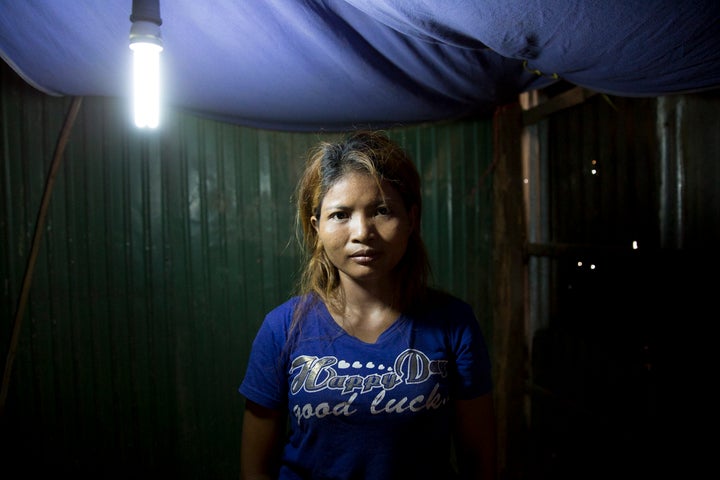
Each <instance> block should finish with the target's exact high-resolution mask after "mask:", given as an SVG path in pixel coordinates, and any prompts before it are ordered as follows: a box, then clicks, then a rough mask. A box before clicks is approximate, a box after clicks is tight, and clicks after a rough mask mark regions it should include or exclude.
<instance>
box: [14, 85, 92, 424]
mask: <svg viewBox="0 0 720 480" xmlns="http://www.w3.org/2000/svg"><path fill="white" fill-rule="evenodd" d="M81 104H82V97H73V99H72V103H70V108H69V109H68V112H67V114H66V115H65V122H64V124H63V127H62V130H61V131H60V136H59V137H58V141H57V143H56V145H55V153H54V155H53V159H52V163H51V164H50V172H49V174H48V178H47V181H46V182H45V190H44V191H43V197H42V203H41V204H40V210H39V211H38V216H37V222H36V224H35V233H34V235H33V242H32V248H31V250H30V256H29V257H28V263H27V266H26V268H25V277H24V278H23V283H22V290H21V291H20V298H19V300H18V306H17V310H16V312H15V322H14V324H13V332H12V337H11V339H10V346H9V348H8V353H7V360H6V361H5V372H4V374H3V380H2V390H0V418H2V417H3V414H4V412H5V402H6V400H7V395H8V390H9V387H10V377H11V374H12V366H13V361H14V360H15V352H16V350H17V345H18V341H19V339H20V328H21V327H22V320H23V314H24V313H25V306H26V305H27V299H28V295H29V294H30V285H31V284H32V276H33V271H34V270H35V261H36V260H37V256H38V251H39V250H40V241H41V239H42V233H43V231H45V218H46V217H47V210H48V206H49V205H50V195H51V194H52V190H53V185H54V184H55V177H56V175H57V172H58V170H59V169H60V164H61V160H62V157H63V153H64V152H65V146H66V145H67V142H68V138H69V137H70V132H71V131H72V127H73V124H74V123H75V118H76V117H77V114H78V111H79V110H80V105H81Z"/></svg>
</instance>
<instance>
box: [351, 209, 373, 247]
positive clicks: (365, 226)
mask: <svg viewBox="0 0 720 480" xmlns="http://www.w3.org/2000/svg"><path fill="white" fill-rule="evenodd" d="M350 225H351V226H350V228H351V229H352V231H351V239H352V240H353V241H355V242H363V241H365V240H367V239H368V238H369V237H371V236H372V233H373V228H374V227H373V221H372V218H370V217H368V216H367V215H355V216H354V217H353V219H352V221H351V222H350Z"/></svg>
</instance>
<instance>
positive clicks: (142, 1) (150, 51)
mask: <svg viewBox="0 0 720 480" xmlns="http://www.w3.org/2000/svg"><path fill="white" fill-rule="evenodd" d="M130 21H131V22H132V27H131V28H130V50H132V52H133V107H134V110H135V125H137V126H138V127H140V128H156V127H157V126H158V124H159V123H160V52H162V49H163V44H162V38H161V37H160V25H162V19H161V18H160V0H133V2H132V14H131V15H130Z"/></svg>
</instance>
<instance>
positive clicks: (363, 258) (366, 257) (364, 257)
mask: <svg viewBox="0 0 720 480" xmlns="http://www.w3.org/2000/svg"><path fill="white" fill-rule="evenodd" d="M378 255H379V253H378V252H371V251H362V252H357V253H354V254H352V255H350V258H351V259H352V261H353V262H355V263H359V264H361V265H366V264H368V263H372V262H373V261H374V260H375V259H376V258H377V257H378Z"/></svg>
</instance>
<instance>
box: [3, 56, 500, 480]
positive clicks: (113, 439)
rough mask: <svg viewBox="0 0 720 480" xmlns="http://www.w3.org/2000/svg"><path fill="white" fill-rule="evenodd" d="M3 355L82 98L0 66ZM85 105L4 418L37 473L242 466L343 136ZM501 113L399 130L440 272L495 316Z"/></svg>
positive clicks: (47, 234) (231, 474) (99, 102)
mask: <svg viewBox="0 0 720 480" xmlns="http://www.w3.org/2000/svg"><path fill="white" fill-rule="evenodd" d="M0 74H1V78H2V83H1V85H2V95H1V97H0V110H1V111H0V121H1V122H2V127H1V131H2V135H1V136H0V147H1V152H2V154H1V158H2V163H1V166H2V168H1V169H0V198H1V200H0V202H2V203H1V205H2V208H1V209H0V210H1V211H0V241H1V242H2V255H0V275H1V276H2V290H1V292H2V295H1V297H0V299H1V304H0V316H1V317H2V328H1V329H0V335H2V336H1V337H0V345H2V347H3V349H2V354H3V360H4V359H5V355H6V352H7V348H8V345H9V343H10V334H11V331H12V324H13V316H14V313H15V309H16V305H17V302H18V297H19V295H20V291H21V285H22V279H23V275H24V271H25V267H26V263H27V262H28V256H29V251H30V247H31V243H32V235H33V230H34V226H35V223H36V217H37V214H38V210H39V207H40V201H41V198H42V192H43V188H44V185H45V182H46V177H47V174H48V170H49V165H50V162H51V159H52V156H53V150H54V147H55V142H56V140H57V137H58V135H59V132H60V130H61V127H62V124H63V119H64V117H65V115H66V110H67V109H68V106H69V105H70V103H71V99H69V98H54V97H48V96H45V95H42V94H40V93H38V92H37V91H35V90H33V89H32V88H30V87H29V86H27V85H26V84H24V83H23V82H22V81H21V80H20V79H19V78H18V77H17V76H16V75H15V74H14V73H13V72H12V71H10V70H9V69H8V68H7V66H5V65H3V68H2V70H0ZM130 123H131V122H130V121H129V115H128V112H127V111H126V106H125V104H124V103H123V102H120V101H118V100H114V99H107V98H85V99H83V103H82V106H81V110H80V114H79V116H78V118H77V120H76V122H75V125H74V128H73V131H72V134H71V136H70V141H69V143H68V146H67V149H66V151H65V155H64V158H63V163H62V167H61V169H60V171H59V172H58V175H57V177H56V182H55V186H54V190H53V192H52V198H51V201H50V209H49V212H48V217H47V224H46V227H45V229H44V236H43V239H42V246H41V248H40V251H39V257H38V261H37V264H36V268H35V271H34V277H33V283H32V290H31V292H30V296H29V303H28V307H27V310H26V313H25V316H24V322H23V328H22V332H21V337H20V342H19V346H18V351H17V356H16V358H15V362H14V366H13V377H12V383H11V384H10V389H9V397H8V403H7V407H6V411H5V416H4V418H3V424H2V445H0V448H2V449H3V452H4V453H7V454H8V458H14V459H15V460H16V461H15V462H9V463H8V462H5V461H4V460H3V462H2V466H0V469H2V470H5V472H2V470H0V476H3V477H5V475H4V474H3V473H6V472H7V469H8V468H11V467H12V465H11V464H13V463H14V466H16V467H18V468H21V469H23V471H25V472H26V473H27V474H31V473H33V471H34V470H40V469H41V468H45V467H50V468H52V469H53V471H54V473H69V474H74V475H76V476H85V475H87V476H90V475H93V476H94V477H100V478H115V477H117V478H119V477H121V476H123V477H127V476H128V475H130V476H133V477H135V478H138V477H144V476H150V475H156V476H162V477H163V478H166V477H170V476H172V477H174V478H178V479H216V478H217V479H226V478H236V477H237V471H238V466H239V465H238V452H239V438H240V421H241V413H242V399H241V397H240V395H239V394H238V393H237V387H238V385H239V383H240V380H241V378H242V375H243V372H244V368H245V362H246V358H247V356H248V352H249V348H250V344H251V341H252V339H253V337H254V335H255V332H256V330H257V328H258V326H259V324H260V322H261V321H262V318H263V315H264V313H265V312H266V311H267V310H268V309H269V308H271V307H272V306H274V305H275V304H277V303H279V302H280V301H282V300H283V299H285V298H286V297H287V296H288V295H289V293H290V291H291V289H292V287H293V285H294V281H295V277H294V274H295V271H296V267H297V257H296V250H295V243H294V237H293V233H292V232H293V218H292V216H293V213H294V211H293V208H292V205H291V200H290V197H291V195H292V189H293V188H294V184H295V181H296V179H297V177H298V173H299V170H300V168H301V165H302V162H303V160H304V154H305V152H306V151H307V149H308V148H309V147H310V146H311V145H312V144H314V143H315V142H316V141H317V140H318V139H320V138H333V137H334V136H335V135H320V134H308V133H302V134H298V133H288V132H273V131H263V130H255V129H249V128H244V127H239V126H235V125H229V124H223V123H218V122H215V121H211V120H207V119H202V118H199V117H195V116H191V115H188V114H186V113H183V112H177V111H174V112H168V114H167V116H166V118H165V119H164V124H163V126H162V128H161V130H160V131H158V132H154V133H152V134H147V133H142V132H139V131H136V130H135V129H134V128H132V127H131V126H130ZM491 132H492V127H491V121H490V120H478V121H466V122H458V123H447V124H436V125H425V126H416V127H405V128H396V129H392V130H391V131H390V134H391V136H392V137H393V138H396V139H397V140H399V141H400V142H401V143H402V144H403V145H404V146H405V147H406V148H407V149H408V150H409V152H410V153H411V154H412V155H413V157H414V158H415V159H416V161H417V164H418V167H419V169H420V171H421V174H422V177H423V179H424V188H425V191H424V193H425V199H424V201H425V202H426V205H425V212H424V219H423V222H424V223H423V230H424V234H425V238H426V240H427V244H428V249H429V252H430V256H431V260H432V265H433V270H434V273H435V278H436V280H437V283H439V284H441V285H443V286H445V287H446V288H448V289H449V290H451V291H452V292H454V293H456V294H458V295H459V296H461V297H463V298H465V299H466V300H468V301H469V302H470V303H471V304H472V305H473V306H474V307H475V309H476V312H477V314H478V317H479V318H480V321H481V324H482V325H483V326H484V327H485V329H486V330H487V332H486V333H487V335H488V337H489V336H490V334H491V332H490V331H489V329H490V327H491V321H490V318H489V307H488V305H489V298H490V297H489V292H490V285H489V279H490V271H489V260H490V251H489V249H490V243H491V237H492V231H491V226H492V223H491V212H492V205H491V203H490V199H491V177H490V176H489V174H488V173H489V167H490V165H491V159H492V147H491V145H492V137H491Z"/></svg>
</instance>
